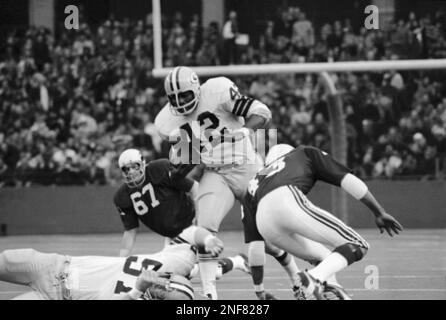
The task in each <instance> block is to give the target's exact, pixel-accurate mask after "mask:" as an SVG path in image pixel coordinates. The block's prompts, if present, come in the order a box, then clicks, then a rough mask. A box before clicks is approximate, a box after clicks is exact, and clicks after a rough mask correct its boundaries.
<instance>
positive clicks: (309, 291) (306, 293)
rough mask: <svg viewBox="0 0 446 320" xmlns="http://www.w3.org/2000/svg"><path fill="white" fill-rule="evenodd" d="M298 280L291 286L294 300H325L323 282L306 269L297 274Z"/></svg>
mask: <svg viewBox="0 0 446 320" xmlns="http://www.w3.org/2000/svg"><path fill="white" fill-rule="evenodd" d="M297 276H298V278H299V280H297V283H296V284H295V286H294V287H293V292H294V297H295V298H296V300H325V297H324V296H323V295H322V293H323V292H324V286H323V284H322V283H321V282H320V281H319V280H317V279H315V278H313V277H312V276H311V275H310V274H309V273H308V272H307V271H303V272H299V273H298V274H297Z"/></svg>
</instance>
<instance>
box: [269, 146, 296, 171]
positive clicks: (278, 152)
mask: <svg viewBox="0 0 446 320" xmlns="http://www.w3.org/2000/svg"><path fill="white" fill-rule="evenodd" d="M292 150H294V148H293V147H292V146H290V145H289V144H284V143H282V144H276V145H275V146H273V147H271V148H270V149H269V151H268V154H267V155H266V157H265V167H267V166H269V165H270V164H271V163H273V162H274V161H276V160H277V159H279V158H281V157H283V156H284V155H286V154H287V153H288V152H290V151H292Z"/></svg>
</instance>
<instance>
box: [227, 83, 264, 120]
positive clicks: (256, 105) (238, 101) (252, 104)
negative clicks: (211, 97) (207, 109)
mask: <svg viewBox="0 0 446 320" xmlns="http://www.w3.org/2000/svg"><path fill="white" fill-rule="evenodd" d="M224 82H225V84H224V87H225V89H224V90H223V92H222V94H221V96H220V99H221V101H222V104H223V106H224V108H225V110H226V111H228V112H231V113H232V114H233V115H235V116H237V117H243V118H246V119H247V118H249V117H250V116H251V115H258V116H261V117H264V118H266V119H267V121H269V120H270V119H271V111H270V110H269V108H268V107H267V106H266V105H265V104H263V103H262V102H260V101H259V100H256V99H254V98H251V97H247V96H244V95H242V94H240V91H239V89H238V87H237V86H236V85H235V83H234V82H232V81H231V80H229V79H226V78H224Z"/></svg>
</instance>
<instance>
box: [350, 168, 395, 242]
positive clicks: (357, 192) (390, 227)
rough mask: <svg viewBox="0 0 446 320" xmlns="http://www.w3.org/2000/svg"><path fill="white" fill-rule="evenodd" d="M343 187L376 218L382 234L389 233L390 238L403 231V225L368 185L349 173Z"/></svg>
mask: <svg viewBox="0 0 446 320" xmlns="http://www.w3.org/2000/svg"><path fill="white" fill-rule="evenodd" d="M341 187H342V189H344V190H345V191H346V192H347V193H349V194H350V195H351V196H353V197H354V198H355V199H357V200H359V201H361V202H362V203H364V204H365V205H366V206H367V207H368V208H369V209H370V211H372V212H373V215H374V216H375V223H376V225H377V227H378V228H379V230H380V231H381V233H383V232H384V230H386V231H387V233H388V234H389V236H391V237H393V234H392V232H393V233H395V234H399V232H400V231H402V230H403V227H402V225H401V224H400V223H399V222H398V221H397V220H396V219H395V218H394V217H393V216H391V215H390V214H388V213H387V212H386V211H385V210H384V208H383V207H382V206H381V204H380V203H379V202H378V200H376V198H375V197H374V196H373V194H372V193H371V192H370V190H368V187H367V185H366V184H365V183H364V182H363V181H362V180H361V179H359V178H358V177H356V176H355V175H353V174H351V173H348V174H346V175H345V177H344V178H343V179H342V181H341Z"/></svg>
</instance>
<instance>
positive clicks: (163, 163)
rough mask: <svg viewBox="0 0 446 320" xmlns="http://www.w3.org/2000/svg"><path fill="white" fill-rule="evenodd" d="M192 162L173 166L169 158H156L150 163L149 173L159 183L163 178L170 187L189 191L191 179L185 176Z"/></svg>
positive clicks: (192, 165) (191, 183)
mask: <svg viewBox="0 0 446 320" xmlns="http://www.w3.org/2000/svg"><path fill="white" fill-rule="evenodd" d="M194 166H195V165H194V164H186V165H178V166H176V167H175V166H174V165H173V164H172V163H170V161H169V160H167V159H163V160H156V161H153V162H152V164H151V168H150V171H151V175H152V176H154V177H156V178H155V181H157V183H160V182H161V181H162V180H165V181H166V183H167V185H169V186H170V187H172V188H174V189H177V190H181V191H185V192H189V191H190V190H191V189H192V186H193V185H194V182H193V180H192V179H189V178H186V175H187V174H188V173H189V172H190V171H191V170H192V169H193V168H194Z"/></svg>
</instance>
